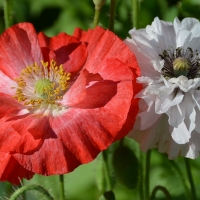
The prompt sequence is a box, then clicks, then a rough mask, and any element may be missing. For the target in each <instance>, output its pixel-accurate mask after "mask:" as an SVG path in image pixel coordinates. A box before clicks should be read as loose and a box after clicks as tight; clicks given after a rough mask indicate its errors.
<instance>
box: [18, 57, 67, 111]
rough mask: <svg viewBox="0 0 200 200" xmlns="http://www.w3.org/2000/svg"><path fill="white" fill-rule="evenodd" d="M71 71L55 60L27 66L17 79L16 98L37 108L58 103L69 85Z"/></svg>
mask: <svg viewBox="0 0 200 200" xmlns="http://www.w3.org/2000/svg"><path fill="white" fill-rule="evenodd" d="M70 75H71V74H70V73H66V72H65V70H64V69H63V66H62V65H60V66H57V65H56V62H55V61H53V60H52V61H51V62H50V63H48V62H43V61H42V62H41V66H39V65H38V64H37V63H35V64H33V65H32V66H27V67H26V68H25V69H23V70H22V72H21V75H20V77H19V78H17V79H16V82H17V84H18V88H17V90H16V94H15V96H14V98H16V99H17V100H18V101H19V102H24V105H25V106H28V107H29V108H37V107H40V106H41V105H46V104H57V105H59V103H57V102H56V101H58V100H61V99H62V98H63V95H64V94H65V93H66V91H67V89H68V87H69V80H70Z"/></svg>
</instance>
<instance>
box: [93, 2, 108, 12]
mask: <svg viewBox="0 0 200 200" xmlns="http://www.w3.org/2000/svg"><path fill="white" fill-rule="evenodd" d="M93 2H94V4H95V10H100V9H101V8H102V6H103V5H104V3H105V2H106V0H93Z"/></svg>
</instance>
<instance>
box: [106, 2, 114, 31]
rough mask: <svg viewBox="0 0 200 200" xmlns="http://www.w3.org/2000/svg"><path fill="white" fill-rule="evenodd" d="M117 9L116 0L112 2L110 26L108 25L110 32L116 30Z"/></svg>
mask: <svg viewBox="0 0 200 200" xmlns="http://www.w3.org/2000/svg"><path fill="white" fill-rule="evenodd" d="M115 7H116V0H110V18H109V25H108V28H109V30H110V31H113V30H114V23H115Z"/></svg>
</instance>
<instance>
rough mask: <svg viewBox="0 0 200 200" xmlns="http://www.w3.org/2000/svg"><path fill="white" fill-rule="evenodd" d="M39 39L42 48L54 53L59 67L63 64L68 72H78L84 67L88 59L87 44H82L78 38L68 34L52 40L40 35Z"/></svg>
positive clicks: (61, 34)
mask: <svg viewBox="0 0 200 200" xmlns="http://www.w3.org/2000/svg"><path fill="white" fill-rule="evenodd" d="M38 39H39V41H40V45H41V47H47V48H49V49H50V50H52V51H54V53H55V55H56V58H55V61H56V62H57V64H58V65H60V64H63V67H64V69H65V70H66V71H67V72H71V73H73V72H77V71H79V70H80V69H81V68H82V67H83V65H84V63H85V60H86V57H87V49H86V46H85V44H82V43H80V42H79V41H78V40H77V39H76V38H74V37H72V36H69V35H67V34H66V33H60V34H59V35H58V36H55V37H52V38H49V37H47V36H45V35H44V34H43V33H39V34H38Z"/></svg>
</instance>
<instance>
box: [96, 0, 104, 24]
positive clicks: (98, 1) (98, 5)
mask: <svg viewBox="0 0 200 200" xmlns="http://www.w3.org/2000/svg"><path fill="white" fill-rule="evenodd" d="M93 2H94V5H95V13H94V20H93V28H95V27H96V26H97V25H98V23H99V18H100V13H101V8H102V7H103V5H104V3H105V2H106V0H93Z"/></svg>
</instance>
